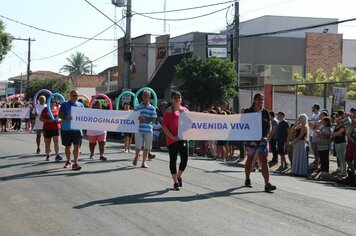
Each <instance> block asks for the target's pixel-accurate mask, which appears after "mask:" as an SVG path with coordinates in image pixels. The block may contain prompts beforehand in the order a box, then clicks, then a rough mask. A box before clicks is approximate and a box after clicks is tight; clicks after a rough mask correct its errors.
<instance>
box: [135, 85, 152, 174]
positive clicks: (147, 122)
mask: <svg viewBox="0 0 356 236" xmlns="http://www.w3.org/2000/svg"><path fill="white" fill-rule="evenodd" d="M150 97H151V92H150V91H149V90H144V91H143V92H142V103H140V104H139V105H138V106H137V107H136V109H135V110H136V111H139V112H140V116H139V117H138V120H139V122H140V126H139V132H138V133H136V134H135V143H136V155H135V158H134V160H133V162H132V164H133V165H134V166H136V165H137V160H138V158H139V155H140V151H141V148H142V147H143V160H142V165H141V168H148V166H147V165H146V159H147V157H148V154H149V152H150V150H151V148H152V139H153V126H152V122H154V120H155V119H156V118H157V113H156V109H155V107H154V106H152V105H151V104H150V103H149V102H148V101H149V100H150Z"/></svg>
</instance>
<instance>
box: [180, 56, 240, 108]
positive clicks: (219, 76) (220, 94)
mask: <svg viewBox="0 0 356 236" xmlns="http://www.w3.org/2000/svg"><path fill="white" fill-rule="evenodd" d="M176 74H177V78H179V79H181V81H179V82H178V88H179V90H180V91H181V92H182V93H183V96H184V98H185V99H187V100H188V101H189V102H190V103H191V104H192V105H194V106H200V107H201V108H202V109H208V108H210V107H211V106H213V105H222V104H226V103H228V102H229V101H230V100H231V99H232V98H234V97H235V96H237V94H238V93H237V90H236V87H237V73H236V71H235V69H234V63H233V62H231V61H227V60H223V59H220V58H217V57H212V58H209V59H208V60H202V59H201V58H200V57H198V56H194V57H192V58H186V59H183V60H182V62H181V63H180V64H178V65H177V66H176Z"/></svg>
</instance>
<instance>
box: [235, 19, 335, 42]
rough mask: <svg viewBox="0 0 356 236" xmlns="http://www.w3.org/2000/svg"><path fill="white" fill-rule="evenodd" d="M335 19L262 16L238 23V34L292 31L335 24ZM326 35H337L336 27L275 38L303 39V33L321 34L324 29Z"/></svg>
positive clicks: (324, 27)
mask: <svg viewBox="0 0 356 236" xmlns="http://www.w3.org/2000/svg"><path fill="white" fill-rule="evenodd" d="M337 20H338V19H336V18H314V17H293V16H262V17H259V18H255V19H252V20H248V21H244V22H241V23H240V34H241V35H251V34H260V33H266V32H275V31H280V30H287V29H294V28H300V27H306V26H313V25H319V24H325V23H331V22H336V21H337ZM326 28H327V29H328V33H334V34H337V33H338V25H337V24H334V25H328V26H322V27H317V28H313V29H307V30H301V31H293V32H289V33H283V34H277V35H272V36H277V37H292V38H304V37H305V32H314V33H322V32H323V30H324V29H326Z"/></svg>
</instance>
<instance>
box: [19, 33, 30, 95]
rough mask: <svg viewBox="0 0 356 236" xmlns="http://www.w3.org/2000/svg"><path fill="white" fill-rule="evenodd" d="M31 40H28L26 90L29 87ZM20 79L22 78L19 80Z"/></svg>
mask: <svg viewBox="0 0 356 236" xmlns="http://www.w3.org/2000/svg"><path fill="white" fill-rule="evenodd" d="M30 65H31V39H30V38H28V55H27V86H26V89H28V87H29V83H30V73H31V70H30V68H31V66H30ZM21 79H22V78H21Z"/></svg>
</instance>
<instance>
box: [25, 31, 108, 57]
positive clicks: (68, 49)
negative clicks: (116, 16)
mask: <svg viewBox="0 0 356 236" xmlns="http://www.w3.org/2000/svg"><path fill="white" fill-rule="evenodd" d="M110 28H111V26H109V27H108V28H106V29H104V30H103V31H101V32H100V33H98V34H96V35H95V36H93V37H92V38H89V39H87V40H85V41H84V42H82V43H80V44H78V45H76V46H74V47H72V48H70V49H67V50H65V51H63V52H60V53H57V54H54V55H52V56H48V57H43V58H37V59H32V60H34V61H35V60H36V61H40V60H44V59H49V58H52V57H56V56H59V55H62V54H64V53H66V52H69V51H71V50H73V49H75V48H78V47H80V46H82V45H83V44H85V43H87V42H89V41H91V40H92V39H94V38H95V37H97V36H98V35H100V34H102V33H104V32H105V31H107V30H108V29H110Z"/></svg>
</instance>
